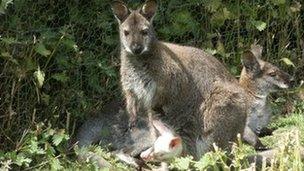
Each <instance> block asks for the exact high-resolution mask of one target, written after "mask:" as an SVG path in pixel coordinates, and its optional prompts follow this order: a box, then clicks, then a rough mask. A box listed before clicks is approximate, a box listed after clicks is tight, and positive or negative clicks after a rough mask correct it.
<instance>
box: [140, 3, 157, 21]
mask: <svg viewBox="0 0 304 171" xmlns="http://www.w3.org/2000/svg"><path fill="white" fill-rule="evenodd" d="M156 10H157V2H156V0H147V1H146V2H145V4H144V5H143V6H142V8H141V10H140V13H141V15H143V16H144V17H145V18H146V19H147V20H148V21H150V22H151V21H152V19H153V17H154V15H155V13H156Z"/></svg>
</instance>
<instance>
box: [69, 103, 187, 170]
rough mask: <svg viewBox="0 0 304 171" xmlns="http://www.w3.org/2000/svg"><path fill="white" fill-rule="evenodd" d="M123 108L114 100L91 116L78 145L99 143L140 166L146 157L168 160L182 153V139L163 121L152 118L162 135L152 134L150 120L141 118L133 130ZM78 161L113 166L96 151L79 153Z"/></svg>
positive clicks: (81, 128)
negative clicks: (96, 114) (129, 126)
mask: <svg viewBox="0 0 304 171" xmlns="http://www.w3.org/2000/svg"><path fill="white" fill-rule="evenodd" d="M121 109H122V104H121V103H120V102H118V101H113V102H111V103H109V104H107V105H106V106H105V108H104V110H103V111H102V112H101V113H100V114H99V115H98V116H97V117H96V116H95V117H92V118H89V119H88V120H87V121H86V122H85V123H84V124H83V125H82V126H81V127H80V129H79V130H78V134H77V137H76V140H74V141H75V142H77V144H78V146H79V147H81V148H82V147H87V146H89V145H92V144H94V143H99V144H100V145H101V146H103V147H109V148H110V150H112V151H114V153H115V155H116V156H117V157H118V158H119V159H120V160H122V161H124V162H126V163H128V164H130V165H132V166H135V167H138V168H139V167H141V165H143V161H142V160H141V159H140V158H139V157H142V158H143V159H144V160H149V161H151V160H152V161H159V162H166V161H167V160H169V159H171V158H173V157H176V156H179V155H180V154H181V152H182V141H181V138H180V137H179V136H177V135H176V134H175V133H174V131H173V129H171V128H170V127H168V126H167V125H166V124H164V123H163V122H161V121H160V120H153V125H154V126H155V128H156V130H157V132H158V133H159V135H158V136H157V138H156V139H154V136H151V131H150V129H149V127H148V122H147V119H144V118H139V121H138V122H137V123H136V125H135V128H134V129H133V130H132V132H131V131H130V130H129V129H128V123H127V122H126V120H128V115H127V114H126V112H124V111H123V110H121ZM78 158H79V160H81V161H86V160H87V159H90V160H91V161H92V162H96V163H97V165H98V166H99V167H100V168H103V167H111V165H110V163H108V162H107V161H106V160H105V159H104V158H102V157H101V156H98V155H97V154H95V153H93V152H85V153H80V155H79V156H78Z"/></svg>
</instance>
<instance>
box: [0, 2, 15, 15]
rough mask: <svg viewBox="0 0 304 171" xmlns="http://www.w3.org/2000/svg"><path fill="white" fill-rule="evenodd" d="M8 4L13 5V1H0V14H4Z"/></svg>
mask: <svg viewBox="0 0 304 171" xmlns="http://www.w3.org/2000/svg"><path fill="white" fill-rule="evenodd" d="M9 4H13V0H2V1H1V4H0V14H5V10H6V9H7V7H8V5H9Z"/></svg>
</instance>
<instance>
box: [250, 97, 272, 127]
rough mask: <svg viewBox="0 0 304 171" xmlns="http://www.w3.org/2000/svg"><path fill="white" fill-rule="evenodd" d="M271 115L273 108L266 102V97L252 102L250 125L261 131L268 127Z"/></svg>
mask: <svg viewBox="0 0 304 171" xmlns="http://www.w3.org/2000/svg"><path fill="white" fill-rule="evenodd" d="M270 116H271V110H270V108H269V106H268V104H267V102H266V99H260V100H257V101H255V102H254V103H252V105H251V107H250V110H249V115H248V124H249V127H250V128H251V129H252V130H254V131H255V132H256V131H260V130H261V129H262V128H264V127H266V126H267V125H268V123H269V120H270Z"/></svg>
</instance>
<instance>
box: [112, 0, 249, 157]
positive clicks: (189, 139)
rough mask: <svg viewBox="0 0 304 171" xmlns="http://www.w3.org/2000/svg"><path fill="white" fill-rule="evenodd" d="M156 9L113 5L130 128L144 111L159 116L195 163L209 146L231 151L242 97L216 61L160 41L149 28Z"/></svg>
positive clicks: (150, 0)
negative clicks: (189, 152) (174, 131)
mask: <svg viewBox="0 0 304 171" xmlns="http://www.w3.org/2000/svg"><path fill="white" fill-rule="evenodd" d="M156 9H157V3H156V1H155V0H147V1H146V2H145V3H144V4H143V6H142V7H140V8H138V9H137V10H130V9H128V8H127V6H126V4H125V3H123V2H121V1H114V2H113V3H112V10H113V13H114V15H115V17H116V18H117V20H118V23H119V34H120V45H121V52H120V58H121V68H120V76H121V85H122V89H123V93H124V96H125V98H126V109H127V111H128V113H129V114H130V122H129V123H130V126H131V127H132V126H134V125H135V123H136V118H137V114H138V110H140V109H143V110H145V111H146V112H143V113H148V117H149V118H150V120H151V118H152V116H153V117H154V116H155V114H162V115H160V117H164V118H166V120H165V121H166V122H170V124H169V125H173V126H174V128H177V129H178V131H179V132H177V133H178V134H179V135H181V136H182V139H183V140H184V142H185V144H186V147H187V148H188V149H187V151H191V153H192V155H194V156H196V157H197V158H199V157H200V155H201V154H204V153H205V152H207V151H209V150H211V149H212V144H213V143H216V144H217V145H218V146H220V147H221V148H227V147H230V143H229V142H230V141H234V140H235V138H236V135H237V133H242V132H243V130H244V127H245V122H246V104H245V101H246V95H245V94H246V93H243V92H242V91H243V90H242V88H241V87H240V86H239V84H238V83H237V80H236V79H235V78H234V77H233V76H232V75H231V74H230V73H229V72H228V70H227V69H226V67H225V66H224V65H223V64H221V63H220V62H219V61H218V60H217V59H216V58H215V57H213V56H211V55H209V54H207V53H206V52H204V51H203V50H201V49H198V48H194V47H189V46H180V45H176V44H172V43H166V42H162V41H158V40H157V38H156V34H155V32H154V29H153V25H152V20H153V17H154V15H155V13H156ZM176 112H178V113H176ZM200 139H202V140H203V141H199V142H202V143H200V144H201V145H200V146H199V147H196V145H195V144H197V143H196V142H197V141H198V140H200Z"/></svg>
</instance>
